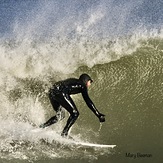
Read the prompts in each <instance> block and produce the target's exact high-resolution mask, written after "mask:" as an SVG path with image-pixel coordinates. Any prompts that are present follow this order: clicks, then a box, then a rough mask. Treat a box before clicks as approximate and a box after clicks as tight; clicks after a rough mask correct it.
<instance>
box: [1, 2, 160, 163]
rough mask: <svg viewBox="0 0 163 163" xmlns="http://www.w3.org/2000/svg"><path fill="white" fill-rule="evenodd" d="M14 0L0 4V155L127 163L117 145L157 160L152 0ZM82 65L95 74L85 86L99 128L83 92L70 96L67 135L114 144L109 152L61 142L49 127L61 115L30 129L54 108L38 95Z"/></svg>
mask: <svg viewBox="0 0 163 163" xmlns="http://www.w3.org/2000/svg"><path fill="white" fill-rule="evenodd" d="M14 4H15V10H14V9H12V7H11V5H12V3H11V2H2V3H1V6H0V10H1V11H3V16H2V26H1V29H0V36H1V39H0V53H1V55H0V97H1V98H0V121H1V128H0V157H1V159H0V161H2V162H3V161H4V162H8V163H9V162H14V161H15V162H19V163H24V162H35V161H36V162H40V163H43V162H44V161H45V160H48V161H49V162H51V161H52V162H53V161H54V160H55V161H60V162H65V160H66V161H68V162H73V161H75V160H78V162H80V161H81V162H82V163H83V162H106V161H108V160H109V161H110V162H112V161H114V160H116V161H117V162H122V161H123V162H126V161H128V158H125V154H126V152H132V151H133V152H137V151H138V152H140V153H149V154H152V155H153V156H155V157H153V158H151V159H150V161H153V162H157V159H158V161H159V160H160V157H161V153H160V151H161V150H160V149H162V147H163V142H162V141H161V140H162V136H163V132H162V130H161V126H162V124H163V120H162V116H163V111H162V99H163V91H162V84H163V75H162V70H163V58H162V56H163V31H162V27H161V25H162V24H161V23H162V18H160V15H161V14H160V13H162V8H161V7H160V6H161V5H159V4H160V1H156V2H150V3H149V2H148V3H147V1H145V0H144V1H136V2H127V1H125V0H123V1H116V2H114V1H111V0H109V1H105V0H104V1H91V0H89V1H80V2H73V3H72V2H70V1H64V2H62V3H60V2H59V1H55V2H53V1H48V2H47V1H45V2H43V1H41V2H39V1H38V2H37V1H35V2H33V3H31V2H21V3H19V4H18V2H17V1H14ZM70 4H71V5H70ZM9 6H10V10H6V9H7V8H9ZM27 6H28V7H27ZM151 7H153V8H152V9H153V10H151ZM117 10H118V11H119V12H118V13H117V12H116V11H117ZM4 11H6V12H4ZM58 11H62V12H58ZM149 11H150V12H149ZM155 11H157V12H155ZM4 13H6V14H4ZM6 16H7V17H8V18H9V20H10V21H8V22H7V27H6V21H5V17H6ZM82 73H88V74H89V75H90V76H91V77H92V78H93V79H94V83H93V84H92V86H91V88H90V90H89V94H90V97H91V99H92V100H93V101H94V103H95V105H96V107H97V108H98V109H99V110H100V111H101V112H102V113H104V114H105V115H106V122H105V123H104V124H103V125H102V126H100V124H99V122H98V119H97V118H96V117H95V116H94V115H93V114H92V113H91V111H90V110H89V108H87V106H86V105H85V103H84V101H83V99H82V97H81V96H80V95H75V96H73V99H74V101H75V103H76V105H77V107H78V109H79V112H80V117H79V119H78V120H77V122H76V123H75V125H74V126H73V128H72V130H71V135H72V136H73V137H75V138H76V139H78V140H81V141H88V142H94V143H101V144H116V145H117V146H118V147H117V149H116V150H114V151H112V150H103V149H100V150H98V149H84V148H81V147H80V148H76V147H74V146H72V145H71V144H65V143H64V142H60V140H59V138H58V136H57V135H58V133H60V132H61V131H62V129H63V127H64V125H65V123H66V119H67V118H68V115H66V119H65V120H63V121H62V122H59V123H58V124H56V125H53V126H51V127H49V128H48V129H45V130H42V131H38V132H34V130H35V128H37V127H38V126H39V125H40V124H41V123H43V122H45V121H46V120H47V119H48V118H50V117H51V116H53V115H54V114H55V113H54V112H53V109H52V107H51V105H50V103H49V100H48V98H47V92H48V90H49V88H50V87H51V85H52V84H54V82H56V81H58V80H63V79H66V78H68V77H76V78H78V77H79V76H80V74H82ZM56 140H57V141H56ZM159 140H160V141H159ZM58 141H59V142H58ZM117 156H118V157H117ZM119 156H120V157H119ZM144 162H145V163H146V162H149V160H148V159H147V160H146V159H145V160H144Z"/></svg>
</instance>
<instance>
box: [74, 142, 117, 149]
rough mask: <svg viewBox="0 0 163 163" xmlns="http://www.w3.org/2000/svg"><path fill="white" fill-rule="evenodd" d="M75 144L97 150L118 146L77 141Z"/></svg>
mask: <svg viewBox="0 0 163 163" xmlns="http://www.w3.org/2000/svg"><path fill="white" fill-rule="evenodd" d="M74 144H76V145H81V146H85V147H96V148H114V147H116V145H108V144H94V143H86V142H77V141H74Z"/></svg>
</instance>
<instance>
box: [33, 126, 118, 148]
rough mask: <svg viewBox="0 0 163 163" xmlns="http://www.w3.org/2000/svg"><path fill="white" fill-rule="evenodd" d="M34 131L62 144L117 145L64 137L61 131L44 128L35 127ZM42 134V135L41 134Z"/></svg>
mask: <svg viewBox="0 0 163 163" xmlns="http://www.w3.org/2000/svg"><path fill="white" fill-rule="evenodd" d="M32 132H33V133H35V134H36V135H37V134H38V135H40V138H43V139H45V140H48V139H49V140H50V142H52V141H53V143H57V144H58V143H59V144H62V145H70V146H71V145H72V146H77V147H87V148H114V147H116V145H109V144H97V143H90V142H84V141H82V140H76V139H74V138H70V139H69V138H64V137H62V136H61V135H60V134H59V133H57V132H55V131H53V130H46V129H45V130H44V129H33V130H32ZM41 135H42V136H41Z"/></svg>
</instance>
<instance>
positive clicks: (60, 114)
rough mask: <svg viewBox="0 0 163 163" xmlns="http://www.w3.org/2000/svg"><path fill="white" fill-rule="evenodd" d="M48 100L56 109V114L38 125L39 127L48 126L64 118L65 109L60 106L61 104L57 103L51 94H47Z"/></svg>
mask: <svg viewBox="0 0 163 163" xmlns="http://www.w3.org/2000/svg"><path fill="white" fill-rule="evenodd" d="M49 99H50V102H51V104H52V106H53V109H54V110H55V111H56V115H55V116H53V117H51V118H50V119H49V120H48V121H47V122H45V123H44V124H42V125H40V128H45V127H48V126H50V125H52V124H54V123H57V122H58V121H60V120H62V119H64V117H65V111H64V109H63V108H62V106H61V105H60V104H59V102H58V101H57V100H55V99H54V98H53V97H52V96H49Z"/></svg>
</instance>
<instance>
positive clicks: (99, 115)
mask: <svg viewBox="0 0 163 163" xmlns="http://www.w3.org/2000/svg"><path fill="white" fill-rule="evenodd" d="M82 96H83V99H84V101H85V102H86V104H87V106H88V107H89V108H90V109H91V110H92V112H93V113H94V114H95V115H96V116H97V117H98V118H99V120H100V122H104V121H105V118H104V116H105V115H104V114H101V113H100V112H99V111H98V110H97V109H96V107H95V105H94V103H93V102H92V100H91V99H90V98H89V96H88V91H87V89H84V90H83V91H82Z"/></svg>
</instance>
